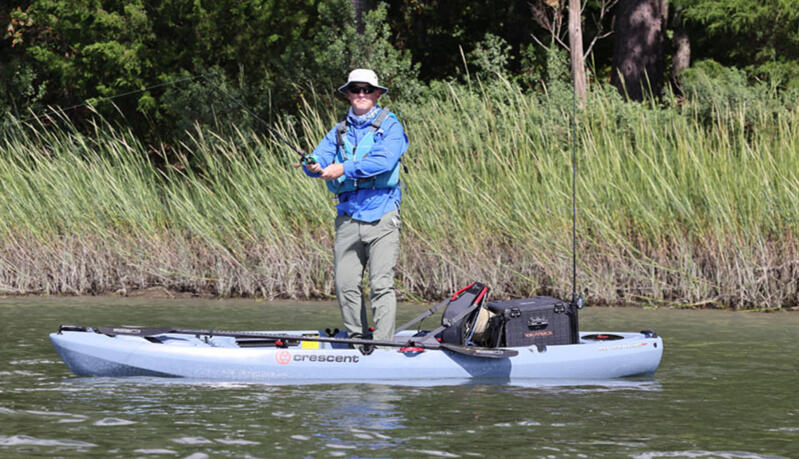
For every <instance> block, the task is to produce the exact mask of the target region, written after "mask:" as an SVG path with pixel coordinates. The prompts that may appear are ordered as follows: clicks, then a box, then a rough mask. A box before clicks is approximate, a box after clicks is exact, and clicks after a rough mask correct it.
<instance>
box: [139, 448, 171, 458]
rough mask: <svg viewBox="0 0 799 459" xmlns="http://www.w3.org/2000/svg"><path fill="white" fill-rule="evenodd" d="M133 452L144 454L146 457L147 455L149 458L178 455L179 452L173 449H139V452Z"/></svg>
mask: <svg viewBox="0 0 799 459" xmlns="http://www.w3.org/2000/svg"><path fill="white" fill-rule="evenodd" d="M133 452H134V453H136V454H144V455H147V456H150V455H156V454H177V453H178V452H177V451H174V450H171V449H161V448H155V449H137V450H135V451H133Z"/></svg>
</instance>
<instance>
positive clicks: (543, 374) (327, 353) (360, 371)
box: [50, 329, 663, 384]
mask: <svg viewBox="0 0 799 459" xmlns="http://www.w3.org/2000/svg"><path fill="white" fill-rule="evenodd" d="M264 333H278V334H287V335H292V336H297V337H298V338H299V337H302V336H303V335H319V333H320V332H319V331H316V330H305V331H286V332H264ZM412 335H413V332H402V333H400V334H398V335H397V337H396V340H397V341H402V340H406V339H408V338H410V337H411V336H412ZM50 340H51V341H52V343H53V346H54V347H55V349H56V351H57V352H58V354H59V355H60V356H61V358H62V359H63V360H64V362H65V363H66V364H67V366H68V367H69V368H70V369H71V370H72V371H73V372H74V373H75V374H76V375H78V376H111V377H120V376H156V377H173V378H193V379H207V380H227V381H257V382H263V383H269V384H297V383H305V384H311V383H327V382H344V381H350V382H392V381H394V382H403V383H407V382H416V383H419V382H425V381H427V382H438V383H441V382H442V381H447V380H451V381H463V380H491V381H498V382H509V381H513V380H531V379H536V380H539V379H540V380H561V379H566V380H606V379H613V378H622V377H629V376H638V375H652V374H654V372H655V371H656V370H657V368H658V366H659V364H660V360H661V357H662V354H663V341H662V339H661V338H660V337H658V336H657V335H656V334H654V333H652V332H641V333H598V332H582V333H580V342H579V343H578V344H568V345H550V346H530V347H516V348H513V349H514V350H516V351H518V354H517V355H514V356H512V357H508V358H484V357H479V356H471V355H465V354H464V353H459V352H453V351H451V350H447V349H444V348H441V349H421V348H399V347H393V348H377V349H375V350H374V351H373V352H372V353H371V354H368V355H363V354H362V353H361V352H360V351H358V350H357V349H353V348H351V347H350V346H349V345H346V344H341V343H330V342H316V341H304V340H297V341H290V342H288V343H280V344H281V345H278V346H275V345H274V343H271V344H270V343H269V342H261V343H259V342H258V340H257V339H249V340H248V339H246V338H245V339H242V338H241V337H239V338H237V337H231V336H214V335H211V334H207V335H189V334H182V333H164V334H159V335H155V336H130V335H113V336H110V335H107V334H104V333H99V332H96V331H95V330H92V329H82V330H69V329H66V330H62V331H59V332H58V333H52V334H50Z"/></svg>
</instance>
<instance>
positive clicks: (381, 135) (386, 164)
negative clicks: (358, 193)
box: [333, 117, 408, 179]
mask: <svg viewBox="0 0 799 459" xmlns="http://www.w3.org/2000/svg"><path fill="white" fill-rule="evenodd" d="M334 135H335V134H334ZM334 139H335V138H334ZM333 148H334V151H335V140H334V146H333ZM407 149H408V137H407V136H406V135H405V130H404V129H403V128H402V124H400V122H399V121H397V120H396V119H395V118H393V117H389V118H387V119H386V120H385V121H384V122H383V125H382V126H381V128H380V130H378V131H377V132H376V133H375V144H374V146H373V147H372V150H371V151H370V152H369V154H368V155H366V156H365V157H363V158H362V159H361V160H360V161H354V160H348V161H344V162H343V163H342V164H343V165H344V175H345V176H346V177H347V178H352V179H356V178H357V179H360V178H367V177H373V176H375V175H378V174H382V173H383V172H387V171H390V170H392V169H394V166H396V165H397V162H399V160H400V158H401V157H402V155H403V154H405V151H406V150H407Z"/></svg>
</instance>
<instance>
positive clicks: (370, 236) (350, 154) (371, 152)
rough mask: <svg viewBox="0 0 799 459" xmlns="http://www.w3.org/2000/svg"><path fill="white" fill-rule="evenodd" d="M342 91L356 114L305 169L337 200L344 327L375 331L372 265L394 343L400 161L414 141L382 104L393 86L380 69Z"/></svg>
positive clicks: (359, 72) (358, 75) (382, 317)
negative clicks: (381, 80) (381, 78)
mask: <svg viewBox="0 0 799 459" xmlns="http://www.w3.org/2000/svg"><path fill="white" fill-rule="evenodd" d="M338 90H339V92H341V93H343V94H344V95H345V96H346V97H347V100H349V102H350V109H349V112H348V113H347V116H346V118H345V119H344V121H342V122H341V123H338V124H336V126H334V127H333V129H331V130H330V132H328V133H327V135H326V136H325V137H324V138H323V139H322V141H321V142H319V145H317V147H316V149H314V151H313V154H312V155H311V156H310V158H311V161H313V162H311V163H310V164H309V163H305V164H303V168H304V170H305V173H306V174H307V175H308V176H309V177H318V178H321V179H323V180H325V181H326V184H327V187H328V189H329V190H330V191H331V192H332V193H334V194H335V195H336V197H337V198H338V204H337V205H336V209H337V216H336V242H335V245H334V248H333V255H334V261H333V263H334V269H335V279H336V298H337V299H338V303H339V307H340V308H341V317H342V319H343V321H344V326H345V327H346V329H347V331H348V332H349V333H350V336H352V335H355V336H358V335H360V336H367V335H368V330H369V323H368V319H367V315H366V304H365V302H364V299H363V291H362V289H361V284H362V281H363V274H364V270H365V269H366V268H367V264H368V268H369V289H370V302H371V306H372V318H373V320H374V333H373V337H374V339H375V340H392V339H393V338H394V327H395V318H396V312H397V299H396V294H395V292H394V267H395V265H396V264H397V258H398V256H399V247H400V226H401V220H400V200H401V194H402V193H401V190H400V185H399V169H400V164H399V162H400V158H401V157H402V155H403V154H404V153H405V150H407V149H408V138H407V137H406V135H405V130H404V129H403V128H402V125H401V124H400V122H399V120H397V117H396V116H395V115H394V114H393V113H390V112H389V111H388V109H383V108H381V107H380V106H378V105H377V101H378V99H379V98H380V96H382V95H383V94H385V93H386V92H388V89H387V88H385V87H383V86H380V85H379V84H378V81H377V75H376V74H375V72H374V71H372V70H369V69H355V70H353V71H352V72H350V74H349V77H348V78H347V83H346V84H344V85H343V86H341V87H340V88H338Z"/></svg>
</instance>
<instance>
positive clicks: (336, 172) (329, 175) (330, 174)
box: [309, 163, 344, 180]
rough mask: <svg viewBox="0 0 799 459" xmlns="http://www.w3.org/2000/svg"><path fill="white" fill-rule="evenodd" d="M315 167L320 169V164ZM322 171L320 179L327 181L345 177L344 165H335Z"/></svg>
mask: <svg viewBox="0 0 799 459" xmlns="http://www.w3.org/2000/svg"><path fill="white" fill-rule="evenodd" d="M314 166H316V167H317V168H319V164H314ZM309 170H310V168H309ZM320 171H321V172H322V175H321V176H320V177H319V178H322V179H325V180H335V179H337V178H339V177H341V176H342V175H344V165H343V164H341V163H333V164H331V165H329V166H327V167H326V168H324V169H321V168H320Z"/></svg>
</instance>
